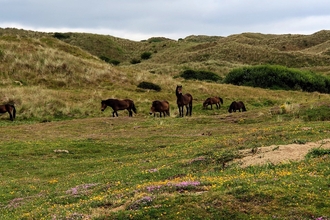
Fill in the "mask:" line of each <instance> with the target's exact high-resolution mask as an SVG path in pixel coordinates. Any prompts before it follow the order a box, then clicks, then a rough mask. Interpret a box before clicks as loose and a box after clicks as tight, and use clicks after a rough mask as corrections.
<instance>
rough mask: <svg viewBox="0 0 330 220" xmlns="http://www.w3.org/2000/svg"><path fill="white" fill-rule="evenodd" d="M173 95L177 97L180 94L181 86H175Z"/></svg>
mask: <svg viewBox="0 0 330 220" xmlns="http://www.w3.org/2000/svg"><path fill="white" fill-rule="evenodd" d="M175 93H176V94H177V95H178V94H182V85H177V86H176V90H175Z"/></svg>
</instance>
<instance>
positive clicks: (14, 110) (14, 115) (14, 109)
mask: <svg viewBox="0 0 330 220" xmlns="http://www.w3.org/2000/svg"><path fill="white" fill-rule="evenodd" d="M12 107H13V118H15V117H16V108H15V105H12Z"/></svg>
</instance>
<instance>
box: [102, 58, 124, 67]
mask: <svg viewBox="0 0 330 220" xmlns="http://www.w3.org/2000/svg"><path fill="white" fill-rule="evenodd" d="M100 59H101V60H103V61H105V62H107V63H110V64H113V65H115V66H117V65H119V64H120V61H118V60H112V59H110V58H109V57H107V56H100Z"/></svg>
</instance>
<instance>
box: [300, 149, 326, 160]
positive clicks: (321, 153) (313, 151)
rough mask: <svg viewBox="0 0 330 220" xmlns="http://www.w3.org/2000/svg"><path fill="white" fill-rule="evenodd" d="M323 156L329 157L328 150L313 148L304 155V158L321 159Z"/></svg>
mask: <svg viewBox="0 0 330 220" xmlns="http://www.w3.org/2000/svg"><path fill="white" fill-rule="evenodd" d="M324 155H330V149H322V148H313V149H311V150H310V151H309V152H308V153H307V154H306V156H305V157H306V158H316V157H322V156H324Z"/></svg>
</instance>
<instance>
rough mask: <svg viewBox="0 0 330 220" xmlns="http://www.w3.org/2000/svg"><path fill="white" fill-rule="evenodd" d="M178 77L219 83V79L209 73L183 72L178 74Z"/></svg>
mask: <svg viewBox="0 0 330 220" xmlns="http://www.w3.org/2000/svg"><path fill="white" fill-rule="evenodd" d="M180 77H182V78H184V79H190V80H201V81H213V82H219V81H220V80H221V77H220V76H218V75H217V74H215V73H212V72H209V71H203V70H201V71H196V70H185V71H183V73H181V74H180Z"/></svg>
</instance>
